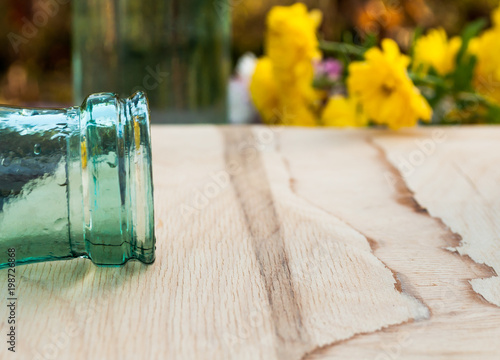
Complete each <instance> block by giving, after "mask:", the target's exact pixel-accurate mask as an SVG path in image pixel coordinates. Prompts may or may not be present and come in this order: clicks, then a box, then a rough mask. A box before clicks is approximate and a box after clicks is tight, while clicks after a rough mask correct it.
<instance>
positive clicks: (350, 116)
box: [321, 95, 368, 127]
mask: <svg viewBox="0 0 500 360" xmlns="http://www.w3.org/2000/svg"><path fill="white" fill-rule="evenodd" d="M321 120H322V122H323V124H324V125H326V126H341V127H358V126H366V125H367V124H368V118H367V117H366V115H365V113H364V112H363V109H362V107H361V104H360V103H359V101H358V100H357V99H354V98H352V97H349V98H346V97H344V96H340V95H337V96H333V97H332V98H330V100H329V101H328V104H327V105H326V107H325V109H324V110H323V115H322V117H321Z"/></svg>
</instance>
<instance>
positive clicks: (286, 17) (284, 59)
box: [266, 3, 321, 82]
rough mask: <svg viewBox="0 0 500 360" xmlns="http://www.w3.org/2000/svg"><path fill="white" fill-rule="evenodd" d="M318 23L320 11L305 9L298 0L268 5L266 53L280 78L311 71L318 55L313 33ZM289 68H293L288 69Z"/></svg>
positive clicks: (285, 78) (284, 78)
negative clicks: (281, 4) (287, 4)
mask: <svg viewBox="0 0 500 360" xmlns="http://www.w3.org/2000/svg"><path fill="white" fill-rule="evenodd" d="M320 23H321V13H320V12H319V11H312V12H311V13H308V12H307V7H306V6H305V5H304V4H301V3H297V4H295V5H292V6H275V7H273V8H272V9H271V11H270V12H269V15H268V18H267V34H266V53H267V55H268V56H269V58H270V59H271V61H272V62H273V64H274V67H275V72H276V75H277V76H278V77H280V81H284V82H288V81H294V80H296V79H300V78H301V77H302V76H303V75H304V74H305V75H306V76H311V75H313V73H314V68H313V65H312V60H314V59H320V58H321V52H320V51H319V49H318V46H319V43H318V38H317V36H316V31H317V29H318V27H319V25H320ZM291 69H293V70H294V71H292V72H290V70H291Z"/></svg>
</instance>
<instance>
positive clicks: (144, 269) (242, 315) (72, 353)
mask: <svg viewBox="0 0 500 360" xmlns="http://www.w3.org/2000/svg"><path fill="white" fill-rule="evenodd" d="M431 131H432V129H416V130H411V131H403V132H398V133H393V132H379V131H367V130H348V131H340V130H325V129H299V128H287V129H284V128H265V127H254V128H224V127H220V128H217V127H213V126H202V127H166V126H165V127H160V126H157V127H153V152H154V178H155V200H156V203H155V207H156V219H157V226H156V227H157V241H158V244H157V261H156V263H155V264H154V265H152V266H144V265H141V264H137V263H130V264H127V265H126V266H125V267H123V268H118V269H116V268H97V267H95V266H93V265H92V264H91V263H90V262H88V261H86V260H73V261H65V262H58V263H45V264H37V265H28V266H23V267H19V268H18V289H19V290H18V296H19V299H20V300H19V309H18V311H19V312H18V320H19V324H20V326H21V327H20V330H19V335H18V336H19V343H18V344H19V349H18V352H17V353H16V355H15V356H16V358H19V359H31V358H35V359H37V358H38V359H42V358H46V359H67V358H75V359H114V358H117V359H118V358H119V359H143V358H144V359H302V358H304V359H394V358H398V359H443V358H451V359H470V358H475V359H498V358H499V357H500V342H498V341H497V339H498V338H499V337H500V307H498V306H496V305H494V304H498V303H497V301H500V296H499V294H498V285H497V283H496V281H497V280H495V279H498V277H496V273H495V270H496V271H498V269H499V268H498V267H497V266H498V263H496V259H498V258H497V255H498V243H499V236H498V235H499V234H498V228H497V225H494V224H493V223H495V221H494V219H495V214H498V213H499V209H500V205H499V204H500V197H499V196H498V195H499V191H500V190H499V186H498V185H497V184H498V183H499V182H498V180H499V178H498V177H499V172H498V166H495V165H498V154H500V152H499V151H497V149H498V148H495V146H498V145H495V144H498V142H495V139H500V128H486V129H483V128H477V129H470V128H460V129H448V130H446V131H445V134H446V135H447V140H446V141H444V142H440V143H439V144H438V146H436V150H435V151H433V152H432V153H430V154H429V155H427V156H426V157H425V159H424V161H423V162H422V164H421V165H419V166H418V168H417V169H416V170H415V171H414V172H412V174H411V175H410V176H407V177H405V178H402V177H401V174H400V171H401V170H402V169H399V170H398V168H397V165H399V163H398V161H397V158H398V156H408V154H409V153H411V151H413V149H414V148H415V147H416V146H417V145H416V143H415V139H421V140H422V139H427V138H429V137H431V138H432V133H431ZM486 143H487V144H489V145H488V146H486V145H485V144H486ZM485 149H491V151H485ZM450 160H454V161H455V162H456V163H458V165H459V166H460V169H461V172H460V174H459V175H457V174H458V173H457V172H455V173H454V172H453V171H452V170H450V169H451V168H449V167H448V165H446V164H449V162H450ZM394 165H396V166H394ZM455 168H456V167H455ZM463 173H465V174H467V181H466V184H465V183H463V182H464V181H465V180H464V179H465V178H464V176H463ZM412 191H415V196H414V195H413V193H412ZM469 200H470V201H469ZM421 206H424V207H426V208H427V209H428V210H429V213H430V214H429V213H427V212H426V211H425V210H423V209H422V208H421ZM479 214H481V216H480V215H479ZM496 218H498V216H497V217H496ZM483 219H489V220H488V221H489V222H484V221H483ZM496 224H498V221H497V222H496ZM448 226H449V227H451V230H450V229H449V228H448ZM485 234H486V235H485ZM460 236H462V237H463V239H464V245H463V246H459V245H460V244H459V242H460ZM456 248H458V250H457V251H451V250H453V249H456ZM448 249H450V250H448ZM466 255H469V256H470V258H469V257H468V256H466ZM471 258H472V259H473V260H475V261H477V262H484V263H486V264H487V265H489V266H485V265H480V264H478V263H476V262H474V261H473V260H472V259H471ZM480 279H486V280H480ZM469 281H471V283H472V286H473V287H472V286H471V284H470V283H469ZM0 287H1V288H3V289H6V275H4V276H1V275H0ZM484 298H485V299H488V301H486V300H484ZM0 316H2V317H1V322H2V327H1V332H0V333H5V332H6V321H5V319H6V311H5V309H4V310H2V311H0ZM0 355H1V356H0V358H8V357H7V356H8V355H10V354H7V351H6V346H4V347H3V348H2V347H0Z"/></svg>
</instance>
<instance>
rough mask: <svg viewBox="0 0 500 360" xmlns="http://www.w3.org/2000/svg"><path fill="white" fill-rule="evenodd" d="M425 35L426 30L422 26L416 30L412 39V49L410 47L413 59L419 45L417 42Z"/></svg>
mask: <svg viewBox="0 0 500 360" xmlns="http://www.w3.org/2000/svg"><path fill="white" fill-rule="evenodd" d="M423 33H424V28H423V27H421V26H418V27H416V28H415V31H414V32H413V37H412V39H411V47H410V56H411V58H413V55H414V54H415V45H416V44H417V40H418V39H419V38H420V37H421V36H422V35H423Z"/></svg>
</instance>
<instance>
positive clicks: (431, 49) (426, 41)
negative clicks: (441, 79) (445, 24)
mask: <svg viewBox="0 0 500 360" xmlns="http://www.w3.org/2000/svg"><path fill="white" fill-rule="evenodd" d="M461 46H462V39H460V38H459V37H454V38H452V39H450V40H449V41H448V36H447V35H446V32H445V31H444V29H441V28H440V29H433V30H430V31H429V33H428V34H427V35H425V36H422V37H421V38H420V39H418V40H417V43H416V44H415V53H414V59H413V70H414V71H422V72H423V73H427V72H428V71H429V68H430V67H433V68H434V69H435V70H436V71H437V72H438V74H440V75H447V74H449V73H451V72H452V71H453V70H455V65H456V64H455V61H456V58H457V54H458V51H459V50H460V47H461Z"/></svg>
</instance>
